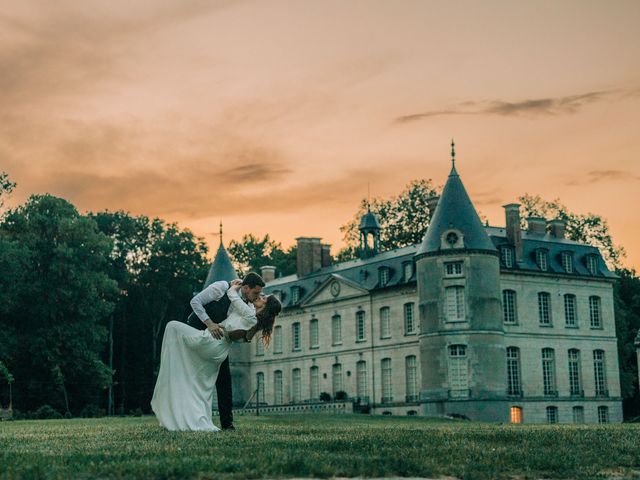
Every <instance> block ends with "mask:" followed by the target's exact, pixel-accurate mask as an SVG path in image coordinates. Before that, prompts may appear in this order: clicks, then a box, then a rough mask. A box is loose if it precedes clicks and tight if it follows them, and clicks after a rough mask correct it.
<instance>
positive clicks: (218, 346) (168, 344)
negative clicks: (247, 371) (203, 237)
mask: <svg viewBox="0 0 640 480" xmlns="http://www.w3.org/2000/svg"><path fill="white" fill-rule="evenodd" d="M239 289H240V285H232V286H231V287H229V290H227V295H228V297H229V300H230V301H231V305H230V308H229V315H228V316H227V318H226V319H225V320H224V321H223V322H220V324H219V325H220V326H221V327H223V328H224V336H223V338H221V339H219V340H218V339H215V338H213V336H212V335H211V333H209V331H208V330H197V329H195V328H193V327H190V326H189V325H187V324H185V323H182V322H176V321H172V322H169V323H168V324H167V326H166V328H165V331H164V337H163V338H162V352H161V356H160V371H159V372H158V379H157V380H156V386H155V389H154V391H153V399H152V400H151V408H152V409H153V411H154V413H155V414H156V418H157V419H158V421H159V422H160V425H162V426H163V427H165V428H166V429H168V430H204V431H211V432H217V431H218V430H220V429H219V428H218V427H216V426H215V425H214V424H213V421H212V419H211V407H212V401H213V390H214V388H215V385H216V378H217V377H218V370H219V368H220V364H221V363H222V362H223V361H224V360H225V358H227V355H228V354H229V348H230V347H231V342H232V341H245V342H249V341H251V339H252V338H253V336H254V335H255V334H256V333H257V332H258V331H261V337H262V338H261V340H262V342H263V343H264V344H265V346H267V345H268V344H269V340H270V339H271V332H272V330H273V324H274V322H275V318H276V316H277V315H278V313H280V310H281V309H282V306H281V304H280V301H279V300H278V299H277V298H276V297H275V296H273V295H269V296H259V297H258V298H257V299H256V300H254V302H253V306H252V305H248V304H246V303H245V302H244V301H243V300H242V299H241V298H240V294H239V292H238V291H239ZM254 307H255V308H254Z"/></svg>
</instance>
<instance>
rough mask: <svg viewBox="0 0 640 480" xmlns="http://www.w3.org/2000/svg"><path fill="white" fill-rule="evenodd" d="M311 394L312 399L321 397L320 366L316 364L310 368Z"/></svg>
mask: <svg viewBox="0 0 640 480" xmlns="http://www.w3.org/2000/svg"><path fill="white" fill-rule="evenodd" d="M309 395H310V397H311V399H312V400H318V399H319V398H320V380H319V376H318V367H316V366H313V367H311V368H310V369H309Z"/></svg>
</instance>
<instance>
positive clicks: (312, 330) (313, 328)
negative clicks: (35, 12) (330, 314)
mask: <svg viewBox="0 0 640 480" xmlns="http://www.w3.org/2000/svg"><path fill="white" fill-rule="evenodd" d="M319 346H320V335H319V334H318V319H317V318H312V319H311V321H310V322H309V347H310V348H318V347H319Z"/></svg>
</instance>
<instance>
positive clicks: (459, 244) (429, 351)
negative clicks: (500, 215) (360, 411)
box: [416, 142, 509, 421]
mask: <svg viewBox="0 0 640 480" xmlns="http://www.w3.org/2000/svg"><path fill="white" fill-rule="evenodd" d="M451 156H452V167H451V173H450V174H449V178H448V179H447V183H446V184H445V186H444V189H443V191H442V196H441V197H440V200H439V201H438V204H437V206H436V208H435V211H434V212H433V216H432V218H431V223H430V224H429V227H428V229H427V232H426V235H425V238H424V241H423V243H422V245H421V247H420V249H419V250H418V253H417V254H416V270H417V283H418V298H419V303H420V326H421V328H420V356H421V362H422V364H421V371H422V391H421V400H422V402H423V413H424V414H426V415H436V414H451V413H456V414H461V415H466V416H467V417H469V418H471V419H474V420H486V421H508V418H509V417H508V406H507V404H506V401H505V400H506V363H505V362H506V359H505V347H504V328H503V322H502V303H501V294H500V264H499V256H498V251H497V249H496V248H495V246H494V245H493V243H492V241H491V239H490V238H489V236H488V235H487V233H486V231H485V229H484V227H483V226H482V222H481V221H480V218H479V216H478V214H477V212H476V210H475V208H474V206H473V204H472V203H471V200H470V198H469V195H468V194H467V192H466V190H465V188H464V185H463V184H462V181H461V180H460V176H459V175H458V172H457V171H456V167H455V150H454V143H453V142H452V143H451Z"/></svg>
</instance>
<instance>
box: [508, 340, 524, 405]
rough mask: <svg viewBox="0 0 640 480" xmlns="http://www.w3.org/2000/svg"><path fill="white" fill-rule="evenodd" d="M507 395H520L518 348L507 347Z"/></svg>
mask: <svg viewBox="0 0 640 480" xmlns="http://www.w3.org/2000/svg"><path fill="white" fill-rule="evenodd" d="M507 394H508V395H521V394H522V392H521V388H520V349H519V348H518V347H507Z"/></svg>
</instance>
